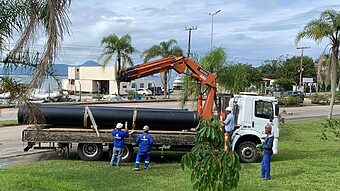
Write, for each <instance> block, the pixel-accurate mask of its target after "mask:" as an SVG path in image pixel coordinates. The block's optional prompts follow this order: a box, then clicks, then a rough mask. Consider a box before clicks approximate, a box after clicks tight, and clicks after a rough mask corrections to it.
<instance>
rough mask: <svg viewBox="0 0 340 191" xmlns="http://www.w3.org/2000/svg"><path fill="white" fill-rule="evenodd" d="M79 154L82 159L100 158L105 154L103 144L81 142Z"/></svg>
mask: <svg viewBox="0 0 340 191" xmlns="http://www.w3.org/2000/svg"><path fill="white" fill-rule="evenodd" d="M78 155H79V157H80V158H81V159H82V160H87V161H94V160H99V159H100V158H101V156H102V155H103V145H102V144H99V143H79V144H78Z"/></svg>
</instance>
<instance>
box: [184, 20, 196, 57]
mask: <svg viewBox="0 0 340 191" xmlns="http://www.w3.org/2000/svg"><path fill="white" fill-rule="evenodd" d="M185 30H186V31H188V32H189V39H188V58H189V57H190V43H191V31H193V30H197V26H192V27H185Z"/></svg>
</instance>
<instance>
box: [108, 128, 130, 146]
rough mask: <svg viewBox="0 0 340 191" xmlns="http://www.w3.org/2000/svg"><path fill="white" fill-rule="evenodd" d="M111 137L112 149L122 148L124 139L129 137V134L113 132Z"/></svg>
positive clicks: (118, 131) (119, 131)
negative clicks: (112, 140) (112, 138)
mask: <svg viewBox="0 0 340 191" xmlns="http://www.w3.org/2000/svg"><path fill="white" fill-rule="evenodd" d="M112 136H113V137H114V142H113V143H114V147H116V148H123V147H124V142H125V140H124V137H129V133H128V132H125V131H121V130H113V131H112Z"/></svg>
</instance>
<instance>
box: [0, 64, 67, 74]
mask: <svg viewBox="0 0 340 191" xmlns="http://www.w3.org/2000/svg"><path fill="white" fill-rule="evenodd" d="M68 66H69V65H67V64H55V65H53V72H54V74H55V75H56V76H67V68H68ZM34 69H35V68H33V67H23V66H18V67H16V68H14V67H13V68H9V69H5V68H0V75H4V74H8V75H31V74H32V73H33V72H34Z"/></svg>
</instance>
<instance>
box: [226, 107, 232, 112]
mask: <svg viewBox="0 0 340 191" xmlns="http://www.w3.org/2000/svg"><path fill="white" fill-rule="evenodd" d="M225 110H226V111H232V110H233V109H232V108H231V107H230V106H228V107H227V108H225Z"/></svg>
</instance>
